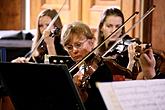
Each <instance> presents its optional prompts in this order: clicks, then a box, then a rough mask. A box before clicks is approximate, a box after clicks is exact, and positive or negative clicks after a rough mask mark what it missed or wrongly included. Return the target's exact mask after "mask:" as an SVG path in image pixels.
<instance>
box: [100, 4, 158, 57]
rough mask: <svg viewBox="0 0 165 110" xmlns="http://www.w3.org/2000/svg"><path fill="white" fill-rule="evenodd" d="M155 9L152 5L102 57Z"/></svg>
mask: <svg viewBox="0 0 165 110" xmlns="http://www.w3.org/2000/svg"><path fill="white" fill-rule="evenodd" d="M154 9H155V6H152V7H151V8H150V9H149V10H148V11H147V12H146V13H145V14H144V15H143V16H142V17H141V18H140V19H139V20H138V21H136V22H135V24H134V25H133V26H132V27H130V28H129V29H128V31H127V32H125V34H123V35H122V36H121V37H120V38H119V40H118V41H116V42H115V43H114V44H113V45H112V46H111V48H109V49H108V50H107V51H106V52H105V53H104V54H103V55H102V57H105V56H106V55H107V54H108V53H109V52H110V51H111V50H112V49H113V48H114V47H115V46H116V45H117V44H118V43H119V42H121V41H122V39H123V38H124V37H125V36H126V35H127V33H129V32H130V31H131V30H132V29H134V28H135V27H136V25H137V24H139V23H140V22H141V21H142V20H143V19H144V18H146V17H147V16H148V15H149V14H150V13H151V12H152V11H153V10H154Z"/></svg>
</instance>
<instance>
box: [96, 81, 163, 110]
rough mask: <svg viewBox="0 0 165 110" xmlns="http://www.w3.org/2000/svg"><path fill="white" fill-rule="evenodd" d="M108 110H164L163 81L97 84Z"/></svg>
mask: <svg viewBox="0 0 165 110" xmlns="http://www.w3.org/2000/svg"><path fill="white" fill-rule="evenodd" d="M96 86H97V87H98V89H99V90H100V93H101V94H102V97H103V99H104V101H105V104H106V106H107V108H108V110H165V79H155V80H133V81H119V82H105V83H102V82H97V83H96Z"/></svg>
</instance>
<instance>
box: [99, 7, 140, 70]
mask: <svg viewBox="0 0 165 110" xmlns="http://www.w3.org/2000/svg"><path fill="white" fill-rule="evenodd" d="M123 23H124V15H123V13H122V12H121V10H119V9H118V8H115V7H112V8H107V9H106V10H105V11H104V12H103V14H102V15H101V19H100V23H99V25H98V31H97V32H98V33H97V39H98V44H100V43H101V42H103V41H104V40H105V39H106V38H107V37H108V36H109V35H110V34H112V33H113V32H114V31H115V30H116V29H117V28H119V27H120V26H121V25H122V24H123ZM123 34H125V27H123V28H122V29H121V30H119V31H118V32H117V33H116V34H115V35H114V36H112V37H111V38H109V39H108V41H107V42H105V44H104V45H102V46H101V47H100V48H99V49H98V50H97V53H98V54H99V55H100V56H102V55H103V54H104V53H105V52H106V51H107V50H108V49H109V48H110V47H111V46H112V45H113V44H114V43H115V42H116V41H117V40H118V39H119V38H120V37H121V36H122V35H123ZM134 42H136V43H139V42H140V41H139V40H138V39H133V38H132V37H130V36H129V35H126V36H125V37H124V38H123V39H122V41H121V42H119V43H118V44H117V45H115V46H114V48H113V49H112V50H111V51H110V52H109V53H108V54H107V55H106V56H105V57H109V56H110V57H111V58H112V59H114V61H115V62H116V63H117V64H119V65H120V66H122V67H125V68H127V67H128V69H130V66H132V65H133V63H134V61H133V60H131V59H130V60H129V57H128V46H129V45H130V44H131V43H134ZM130 64H131V65H130ZM130 70H131V71H132V68H131V69H130Z"/></svg>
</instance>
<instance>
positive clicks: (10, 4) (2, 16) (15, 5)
mask: <svg viewBox="0 0 165 110" xmlns="http://www.w3.org/2000/svg"><path fill="white" fill-rule="evenodd" d="M24 3H25V1H24V0H1V1H0V5H1V6H0V29H6V30H9V29H15V30H17V29H24V27H25V12H24V11H25V9H24V7H25V4H24Z"/></svg>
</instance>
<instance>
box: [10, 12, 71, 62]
mask: <svg viewBox="0 0 165 110" xmlns="http://www.w3.org/2000/svg"><path fill="white" fill-rule="evenodd" d="M56 15H57V11H56V10H55V9H44V10H42V11H41V12H40V13H39V15H38V18H37V25H36V28H37V29H36V30H37V32H36V35H35V36H34V38H33V43H32V47H31V50H32V49H34V48H35V47H36V44H37V43H38V41H39V39H40V38H41V36H42V35H44V40H43V41H42V42H41V44H40V45H39V46H38V48H37V49H35V50H36V51H34V52H33V53H29V54H32V57H31V59H30V60H29V59H28V57H27V58H25V57H18V58H16V59H14V60H12V61H11V62H17V63H27V62H28V61H30V62H37V63H43V62H44V55H45V54H48V55H68V53H67V52H66V51H65V50H64V48H63V46H62V45H61V44H60V40H61V39H60V36H61V29H62V27H63V25H62V22H61V19H60V17H58V18H57V20H56V21H55V22H54V25H53V26H52V27H51V29H50V30H45V29H46V28H47V27H48V25H49V23H50V22H51V21H52V19H53V18H54V17H55V16H56Z"/></svg>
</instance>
